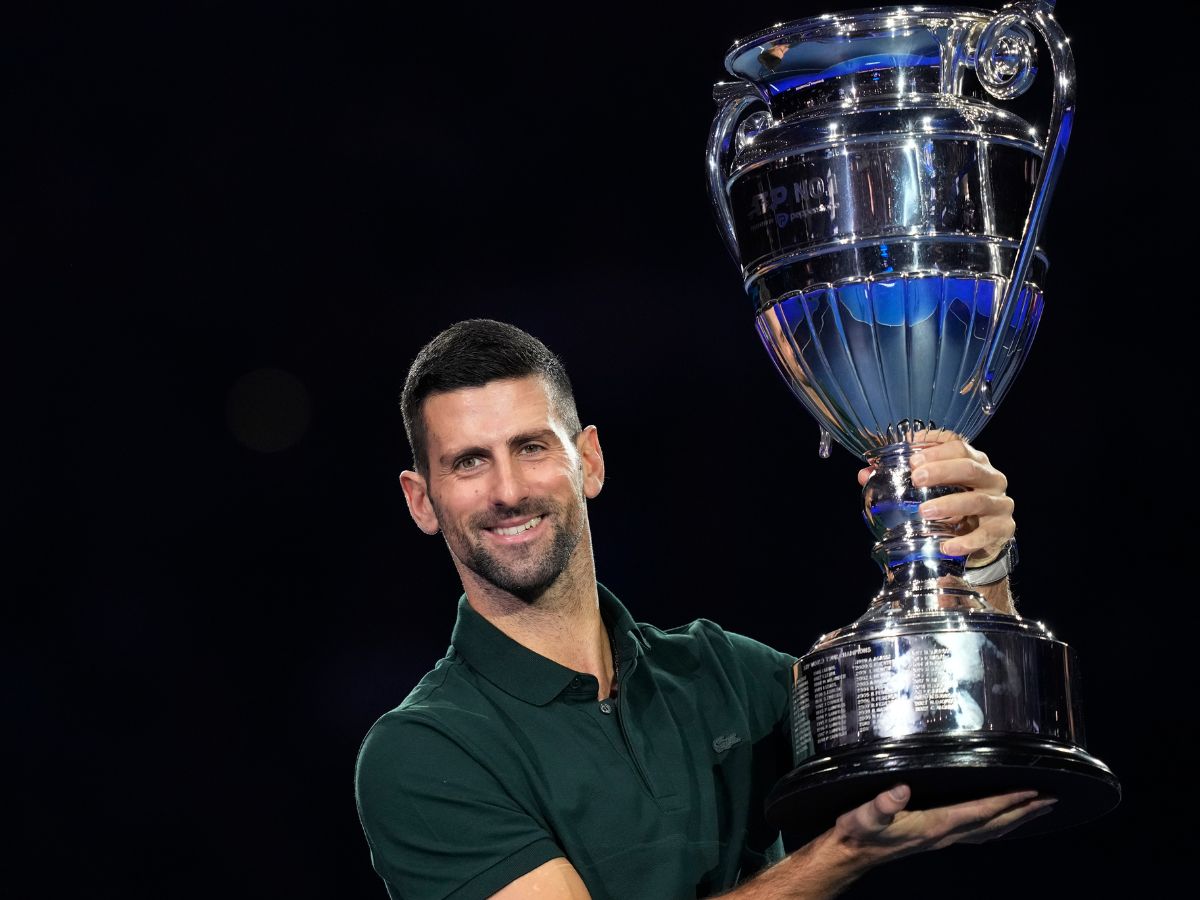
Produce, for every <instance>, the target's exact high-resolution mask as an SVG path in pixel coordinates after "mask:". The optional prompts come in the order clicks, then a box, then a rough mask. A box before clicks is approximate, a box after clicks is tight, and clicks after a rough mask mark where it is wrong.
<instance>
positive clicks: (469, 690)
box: [364, 647, 481, 745]
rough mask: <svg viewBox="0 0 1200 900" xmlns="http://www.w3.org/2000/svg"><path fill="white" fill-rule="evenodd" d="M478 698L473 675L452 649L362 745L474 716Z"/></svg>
mask: <svg viewBox="0 0 1200 900" xmlns="http://www.w3.org/2000/svg"><path fill="white" fill-rule="evenodd" d="M480 697H481V694H480V691H479V689H478V687H477V685H476V684H475V676H474V673H473V672H472V671H471V669H470V667H469V666H467V665H466V664H465V663H464V662H463V659H462V657H461V656H460V655H458V654H457V653H456V652H455V650H454V648H453V647H451V648H450V649H449V650H447V651H446V655H445V656H444V657H442V658H441V659H440V660H438V662H437V665H435V666H434V667H433V668H432V669H431V670H430V671H429V672H427V673H426V674H425V676H424V677H422V678H421V680H420V681H418V682H417V684H416V685H415V686H414V687H413V689H412V690H411V691H409V692H408V696H406V697H405V698H404V699H403V700H402V701H401V702H400V704H399V705H398V706H396V707H395V708H393V709H390V710H388V711H387V712H385V713H384V714H383V715H382V716H380V717H379V718H378V719H377V720H376V721H375V724H374V725H372V726H371V729H370V731H368V732H367V737H366V740H365V741H364V745H365V744H366V742H367V741H370V740H371V739H372V738H376V739H381V738H386V737H388V736H395V735H399V734H402V733H408V732H412V731H420V730H422V729H431V728H432V729H434V730H439V728H440V727H441V726H444V725H446V724H452V723H453V722H454V721H455V720H456V719H458V718H460V717H463V716H468V717H469V716H472V715H477V714H478V708H479V706H480Z"/></svg>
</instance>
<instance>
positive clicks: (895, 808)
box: [870, 784, 912, 831]
mask: <svg viewBox="0 0 1200 900" xmlns="http://www.w3.org/2000/svg"><path fill="white" fill-rule="evenodd" d="M911 797H912V790H911V789H910V788H909V786H908V785H907V784H898V785H896V786H895V787H894V788H892V789H891V790H889V791H884V792H883V793H882V794H880V795H879V796H878V797H876V798H875V799H874V800H872V801H871V803H870V807H871V816H872V818H871V820H870V821H871V823H872V824H874V825H877V827H878V829H879V830H880V831H882V830H883V829H884V828H887V827H888V826H889V825H891V824H892V821H893V820H894V819H895V818H896V813H898V812H900V810H902V809H904V807H906V806H907V805H908V801H909V799H910V798H911Z"/></svg>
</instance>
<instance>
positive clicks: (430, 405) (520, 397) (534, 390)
mask: <svg viewBox="0 0 1200 900" xmlns="http://www.w3.org/2000/svg"><path fill="white" fill-rule="evenodd" d="M422 413H423V415H424V417H425V430H426V433H427V435H428V440H429V446H430V450H431V451H433V449H434V448H435V447H436V448H438V449H439V450H441V449H444V448H451V447H457V446H461V445H468V444H469V445H487V444H493V443H502V442H503V441H505V440H507V438H509V437H510V436H512V435H514V434H520V433H522V432H527V431H530V430H534V429H545V428H552V429H554V430H555V431H557V432H559V433H560V437H561V436H562V434H563V432H564V431H565V429H564V428H563V426H562V424H561V422H560V419H559V416H558V414H557V411H556V410H555V408H554V403H553V402H552V400H551V395H550V387H549V385H547V384H546V382H545V380H544V379H542V378H540V377H538V376H536V375H530V376H528V377H525V378H508V379H504V380H502V381H489V382H488V383H487V384H485V385H482V386H481V387H470V388H460V389H458V390H456V391H446V392H444V393H440V394H431V395H430V396H429V397H427V398H426V399H425V404H424V407H423V409H422ZM430 455H431V456H432V457H434V458H436V454H435V453H433V452H431V453H430Z"/></svg>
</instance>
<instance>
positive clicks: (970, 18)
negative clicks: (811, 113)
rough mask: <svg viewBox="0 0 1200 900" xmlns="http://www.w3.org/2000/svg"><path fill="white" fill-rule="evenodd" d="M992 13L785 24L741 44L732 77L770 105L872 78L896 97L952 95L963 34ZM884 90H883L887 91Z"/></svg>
mask: <svg viewBox="0 0 1200 900" xmlns="http://www.w3.org/2000/svg"><path fill="white" fill-rule="evenodd" d="M992 16H993V13H991V12H989V11H987V10H982V9H969V8H952V7H924V6H916V7H890V8H877V9H865V10H857V11H853V12H845V13H826V14H825V15H820V16H811V17H809V18H805V19H797V20H796V21H793V22H786V23H779V24H776V25H774V26H772V27H770V28H768V29H765V30H763V31H760V32H758V33H756V34H753V35H750V36H749V37H746V38H743V39H741V40H739V41H736V42H735V43H734V45H733V46H732V47H731V48H730V50H729V52H728V54H726V57H725V68H726V69H727V70H728V71H729V73H730V74H731V75H735V76H737V77H738V78H741V79H744V80H745V81H748V82H750V83H751V84H753V85H754V86H755V88H756V89H757V90H758V91H759V93H760V94H761V95H762V97H763V98H764V99H765V100H768V101H770V100H771V99H772V98H774V97H778V96H780V95H783V94H787V93H790V92H793V91H797V90H801V89H804V88H808V87H811V86H813V85H817V84H820V83H823V82H829V81H831V80H834V79H837V80H840V79H844V78H847V77H851V78H854V77H856V76H862V75H864V74H869V76H870V77H871V78H872V80H873V81H876V82H877V81H879V80H880V79H881V78H882V79H885V80H886V88H887V89H888V90H889V92H895V93H908V92H912V91H914V90H915V91H917V92H920V93H929V92H937V91H938V90H939V89H941V90H943V91H946V92H949V88H950V87H951V86H952V85H954V83H955V82H954V80H953V79H947V78H943V68H945V69H946V70H947V71H948V72H952V70H953V69H954V68H955V65H953V64H954V63H956V62H961V61H960V60H955V59H954V57H955V55H956V48H958V47H961V42H960V41H958V40H955V39H954V37H955V36H956V35H957V33H958V32H961V31H962V29H964V28H971V27H976V28H982V27H983V26H984V25H985V24H986V23H987V22H988V21H989V20H990V19H991V17H992ZM880 87H884V86H880Z"/></svg>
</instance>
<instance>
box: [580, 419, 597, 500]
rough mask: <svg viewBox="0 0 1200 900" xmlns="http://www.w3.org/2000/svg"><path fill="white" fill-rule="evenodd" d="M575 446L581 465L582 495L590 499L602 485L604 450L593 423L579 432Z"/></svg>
mask: <svg viewBox="0 0 1200 900" xmlns="http://www.w3.org/2000/svg"><path fill="white" fill-rule="evenodd" d="M575 447H576V449H577V450H578V451H579V461H580V464H581V465H582V466H583V495H584V496H585V497H587V498H588V499H589V500H591V499H592V498H593V497H595V496H596V495H597V494H599V493H600V489H601V488H603V487H604V451H603V450H601V449H600V433H599V432H598V431H597V430H596V426H595V425H589V426H588V427H587V428H585V429H583V431H581V432H579V437H578V438H576V439H575Z"/></svg>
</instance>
